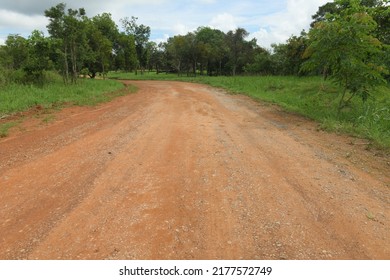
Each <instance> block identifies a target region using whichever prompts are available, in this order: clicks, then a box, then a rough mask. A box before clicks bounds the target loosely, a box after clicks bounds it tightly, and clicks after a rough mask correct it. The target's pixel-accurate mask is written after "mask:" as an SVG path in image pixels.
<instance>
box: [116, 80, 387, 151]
mask: <svg viewBox="0 0 390 280" xmlns="http://www.w3.org/2000/svg"><path fill="white" fill-rule="evenodd" d="M110 77H111V78H116V79H136V80H177V81H185V82H196V83H203V84H208V85H211V86H214V87H220V88H223V89H225V90H227V91H229V92H231V93H240V94H245V95H248V96H250V97H252V98H254V99H257V100H262V101H267V102H270V103H273V104H277V105H279V106H281V107H282V108H284V109H285V110H287V111H290V112H294V113H299V114H301V115H303V116H305V117H308V118H310V119H313V120H315V121H317V122H318V123H319V124H320V126H321V127H322V128H323V129H325V130H328V131H335V132H339V133H348V134H349V135H353V136H356V137H360V138H365V139H368V140H370V142H371V143H372V144H373V145H375V146H376V147H379V148H382V149H385V150H390V88H389V87H381V88H378V89H377V91H376V92H375V93H374V94H373V96H372V98H371V99H370V100H369V101H367V102H365V103H363V102H362V101H361V100H360V99H359V98H355V99H353V100H352V102H351V104H350V106H349V107H348V108H345V109H343V110H342V111H341V112H340V113H339V112H338V110H337V108H338V101H339V98H340V93H341V91H342V90H341V89H340V88H339V87H337V86H336V85H334V84H332V83H331V82H330V81H323V79H322V78H320V77H279V76H264V77H263V76H262V77H253V76H252V77H247V76H245V77H241V76H240V77H207V76H199V77H185V76H182V77H178V76H177V75H174V74H159V75H156V74H155V73H153V72H152V73H148V72H146V73H145V74H144V75H140V74H138V75H134V74H133V73H115V72H112V73H110Z"/></svg>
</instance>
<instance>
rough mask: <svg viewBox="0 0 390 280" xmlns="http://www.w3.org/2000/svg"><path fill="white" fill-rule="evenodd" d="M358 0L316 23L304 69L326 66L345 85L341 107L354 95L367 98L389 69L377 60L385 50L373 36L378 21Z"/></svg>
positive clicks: (311, 34)
mask: <svg viewBox="0 0 390 280" xmlns="http://www.w3.org/2000/svg"><path fill="white" fill-rule="evenodd" d="M359 2H360V1H358V0H351V1H349V3H350V4H351V7H349V8H346V9H344V10H343V11H342V12H340V13H339V14H333V15H332V14H328V15H327V17H326V21H323V22H319V23H317V24H316V25H315V27H314V28H313V29H311V31H310V32H309V38H310V44H309V47H308V48H307V49H306V51H305V53H304V57H306V58H308V61H307V62H305V63H304V65H303V68H302V69H303V70H304V71H312V70H316V69H318V68H320V67H324V68H326V69H328V70H329V73H330V77H331V78H332V79H333V80H334V81H336V82H337V83H338V84H340V85H341V86H342V87H343V92H342V96H341V98H340V102H339V110H341V109H342V108H343V107H345V106H347V105H348V103H349V101H350V100H351V99H352V98H353V97H355V96H360V97H361V98H362V99H363V100H364V101H365V100H366V99H367V98H368V97H369V95H370V93H371V92H372V89H373V88H374V87H375V86H377V85H379V84H381V83H384V79H383V77H382V74H383V73H384V72H385V71H386V68H385V67H384V66H383V65H382V64H381V63H379V61H378V60H377V59H376V57H377V56H381V55H382V53H383V44H382V43H381V42H380V41H379V40H378V39H377V38H375V37H374V36H373V35H372V34H373V31H374V30H375V28H376V22H375V21H374V20H373V18H372V17H371V16H370V15H369V14H368V13H367V12H366V11H365V9H364V7H362V6H361V5H360V3H359ZM335 3H336V4H340V5H341V4H343V3H344V1H341V0H336V1H335ZM348 94H349V95H348Z"/></svg>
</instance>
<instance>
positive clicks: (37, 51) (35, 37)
mask: <svg viewBox="0 0 390 280" xmlns="http://www.w3.org/2000/svg"><path fill="white" fill-rule="evenodd" d="M28 46H29V48H28V49H29V55H28V59H27V62H26V64H25V65H24V67H23V70H24V72H25V73H26V82H29V83H35V84H38V85H40V86H43V84H44V82H45V81H44V79H45V70H49V68H50V59H49V54H50V41H49V40H48V39H47V38H45V36H44V35H43V32H42V31H38V30H34V31H33V32H32V33H31V36H30V37H29V38H28Z"/></svg>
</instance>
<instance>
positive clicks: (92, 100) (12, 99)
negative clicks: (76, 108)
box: [0, 77, 127, 118]
mask: <svg viewBox="0 0 390 280" xmlns="http://www.w3.org/2000/svg"><path fill="white" fill-rule="evenodd" d="M58 79H59V80H58ZM121 89H122V91H121ZM125 92H127V90H126V89H125V88H124V86H123V85H122V84H121V83H118V82H116V81H108V80H107V81H104V80H91V79H85V80H79V82H78V83H77V85H71V86H68V85H65V84H64V83H63V82H62V81H61V77H58V78H57V80H54V81H52V82H51V83H48V84H46V85H45V86H35V85H21V84H10V85H7V86H5V87H2V88H1V93H0V118H5V117H6V116H7V115H11V114H14V113H16V112H21V111H25V110H28V109H29V108H32V107H36V106H38V107H40V108H42V109H50V108H59V107H62V106H69V105H96V104H97V103H100V102H105V101H108V100H110V99H112V97H113V96H114V95H119V94H124V93H125ZM110 93H111V94H110Z"/></svg>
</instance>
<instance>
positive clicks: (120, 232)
mask: <svg viewBox="0 0 390 280" xmlns="http://www.w3.org/2000/svg"><path fill="white" fill-rule="evenodd" d="M127 83H132V84H135V85H136V86H137V87H139V91H138V92H137V93H136V94H131V95H127V96H123V97H119V98H117V99H115V100H114V101H112V102H110V103H107V104H103V105H99V106H97V107H94V108H78V107H72V108H67V109H64V110H62V111H61V112H57V113H55V115H54V117H53V118H52V119H53V120H52V121H50V122H48V123H46V122H45V121H42V118H40V117H39V116H38V117H37V116H30V117H26V118H25V120H24V122H23V123H22V124H21V125H20V126H19V127H18V128H17V129H15V130H14V131H13V132H11V134H10V136H9V137H7V138H3V139H0V159H1V160H0V259H77V260H78V259H390V174H389V170H390V163H389V161H390V160H389V156H388V155H385V154H375V152H373V151H372V150H369V149H366V146H365V143H364V142H366V141H365V140H359V139H354V138H348V137H345V136H338V135H335V134H329V133H326V132H323V131H321V130H319V129H317V126H316V124H314V123H312V122H311V121H308V120H306V119H304V118H301V117H298V116H294V115H292V114H288V113H283V112H282V111H281V110H279V109H277V108H275V107H274V106H271V105H265V104H261V103H257V102H254V101H252V100H250V99H249V98H247V97H244V96H239V95H235V96H232V95H228V94H226V93H224V92H223V91H222V90H218V89H213V88H210V87H207V86H203V85H195V84H187V83H179V82H146V81H145V82H127Z"/></svg>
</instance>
